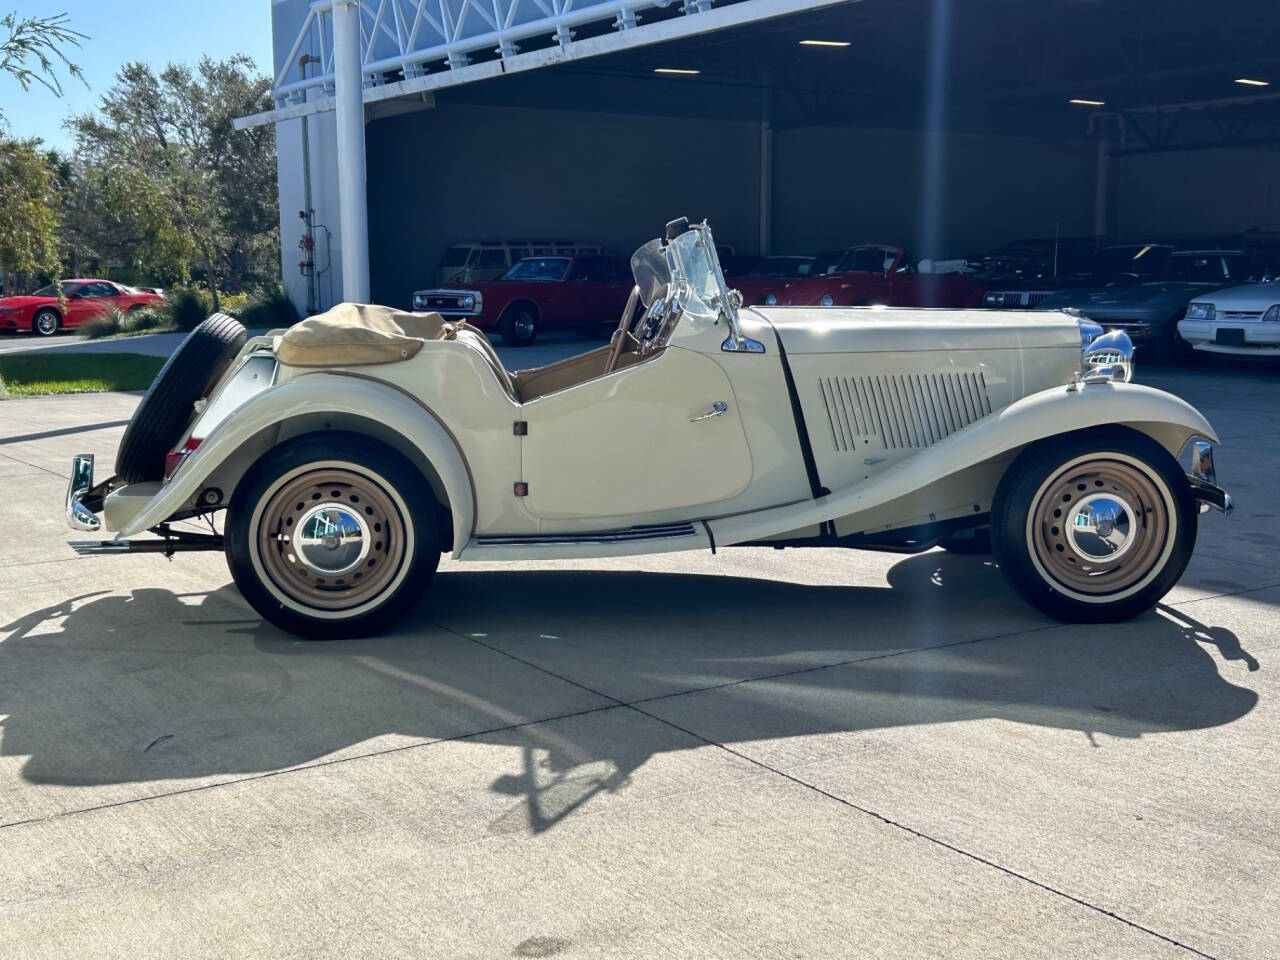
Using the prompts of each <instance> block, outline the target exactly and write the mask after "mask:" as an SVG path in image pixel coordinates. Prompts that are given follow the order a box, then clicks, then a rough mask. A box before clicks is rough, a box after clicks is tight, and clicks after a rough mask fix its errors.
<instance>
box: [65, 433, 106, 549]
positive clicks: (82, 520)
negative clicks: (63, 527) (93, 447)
mask: <svg viewBox="0 0 1280 960" xmlns="http://www.w3.org/2000/svg"><path fill="white" fill-rule="evenodd" d="M92 489H93V454H92V453H78V454H76V455H75V456H74V457H72V458H71V480H70V481H69V482H68V483H67V508H66V513H67V526H69V527H70V528H71V529H72V530H80V531H86V532H88V533H94V532H96V531H98V530H101V529H102V520H101V519H99V518H98V517H97V516H96V515H95V514H94V512H93V511H92V510H90V509H89V508H88V507H86V506H85V505H84V500H85V498H86V496H87V495H88V493H89V491H90V490H92Z"/></svg>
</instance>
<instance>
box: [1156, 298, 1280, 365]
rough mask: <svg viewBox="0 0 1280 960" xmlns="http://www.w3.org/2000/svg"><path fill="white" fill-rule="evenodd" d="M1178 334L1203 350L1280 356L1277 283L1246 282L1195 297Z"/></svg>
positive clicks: (1244, 355) (1179, 324) (1279, 300)
mask: <svg viewBox="0 0 1280 960" xmlns="http://www.w3.org/2000/svg"><path fill="white" fill-rule="evenodd" d="M1178 335H1179V336H1180V337H1182V339H1183V340H1185V341H1187V343H1189V344H1191V346H1193V347H1194V348H1195V349H1197V350H1201V351H1204V352H1205V353H1233V354H1237V355H1239V356H1242V357H1280V283H1277V282H1274V281H1273V282H1270V283H1249V284H1245V285H1244V286H1242V287H1230V288H1228V289H1226V290H1218V291H1215V292H1214V293H1206V294H1205V295H1204V296H1202V297H1196V299H1194V300H1192V301H1191V302H1190V303H1189V304H1187V314H1186V316H1185V317H1183V319H1181V320H1179V321H1178Z"/></svg>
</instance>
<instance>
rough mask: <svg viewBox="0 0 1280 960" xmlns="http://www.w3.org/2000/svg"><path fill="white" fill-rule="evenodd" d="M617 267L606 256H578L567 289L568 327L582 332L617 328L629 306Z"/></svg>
mask: <svg viewBox="0 0 1280 960" xmlns="http://www.w3.org/2000/svg"><path fill="white" fill-rule="evenodd" d="M620 287H621V284H620V282H619V278H618V272H617V271H616V270H615V269H614V265H613V264H612V263H611V262H610V261H609V260H607V259H605V258H604V257H578V258H576V259H575V260H574V261H573V266H572V268H571V269H570V271H569V278H568V281H567V288H566V289H565V291H564V293H565V325H566V326H572V327H575V328H578V329H580V330H592V331H594V330H599V329H601V328H603V327H605V326H607V325H616V324H617V322H618V317H619V316H620V315H621V313H622V308H623V306H625V305H626V299H627V293H629V292H630V291H629V290H628V291H627V293H623V294H622V297H621V299H619V296H618V290H619V289H620Z"/></svg>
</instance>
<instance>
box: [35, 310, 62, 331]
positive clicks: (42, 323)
mask: <svg viewBox="0 0 1280 960" xmlns="http://www.w3.org/2000/svg"><path fill="white" fill-rule="evenodd" d="M36 327H37V328H38V329H39V331H40V332H41V333H53V331H55V330H57V329H58V321H56V320H54V319H53V317H51V316H49V315H48V314H47V313H42V314H40V316H39V317H37V318H36Z"/></svg>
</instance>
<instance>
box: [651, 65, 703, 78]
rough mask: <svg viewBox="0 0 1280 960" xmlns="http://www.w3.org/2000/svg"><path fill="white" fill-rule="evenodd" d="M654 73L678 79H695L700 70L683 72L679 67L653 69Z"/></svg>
mask: <svg viewBox="0 0 1280 960" xmlns="http://www.w3.org/2000/svg"><path fill="white" fill-rule="evenodd" d="M653 72H654V73H669V74H674V75H675V76H678V77H696V76H697V75H698V74H699V73H701V72H702V71H701V70H685V69H683V68H681V67H655V68H654V71H653Z"/></svg>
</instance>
